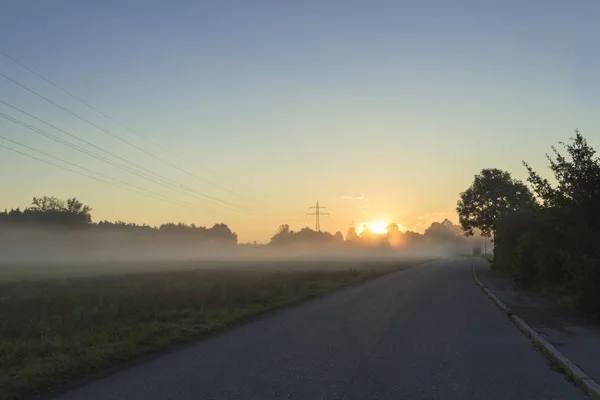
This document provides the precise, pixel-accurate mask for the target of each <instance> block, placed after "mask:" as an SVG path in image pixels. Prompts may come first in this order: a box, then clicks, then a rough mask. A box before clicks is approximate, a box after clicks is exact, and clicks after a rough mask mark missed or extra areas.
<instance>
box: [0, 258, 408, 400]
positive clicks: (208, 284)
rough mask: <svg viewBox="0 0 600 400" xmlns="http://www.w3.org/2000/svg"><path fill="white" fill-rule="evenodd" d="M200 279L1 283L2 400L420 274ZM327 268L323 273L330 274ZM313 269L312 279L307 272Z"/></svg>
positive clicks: (214, 272)
mask: <svg viewBox="0 0 600 400" xmlns="http://www.w3.org/2000/svg"><path fill="white" fill-rule="evenodd" d="M415 263H417V262H416V261H406V262H396V263H393V264H392V263H390V262H386V263H370V264H368V263H365V264H364V265H363V266H357V265H352V266H351V267H352V268H346V269H335V270H330V269H326V268H322V269H317V268H318V266H310V265H308V266H307V270H290V271H286V270H285V269H284V268H282V269H280V270H258V269H253V270H242V269H237V270H233V269H203V270H193V271H179V272H153V273H136V274H129V275H127V274H125V275H116V276H95V277H87V278H85V277H77V278H61V279H50V280H29V281H13V282H4V283H0V333H1V334H0V399H2V400H8V399H19V398H23V397H25V396H29V395H33V394H36V393H40V392H44V391H46V390H49V389H52V388H55V387H57V386H59V385H60V384H62V383H65V382H67V381H68V380H72V379H75V378H80V377H83V376H85V375H88V374H90V373H93V372H97V371H101V370H104V369H107V368H110V367H112V366H115V365H118V364H119V363H121V362H123V361H125V360H128V359H131V358H133V357H135V356H139V355H142V354H145V353H149V352H151V351H154V350H158V349H161V348H164V347H166V346H168V345H170V344H174V343H179V342H183V341H186V340H190V339H193V338H198V337H201V336H202V335H203V334H206V333H209V332H212V331H215V330H217V329H220V328H223V327H225V326H227V325H229V324H231V323H233V322H237V321H241V320H244V319H246V318H248V317H251V316H253V315H257V314H260V313H263V312H265V311H268V310H272V309H275V308H277V307H281V306H284V305H289V304H293V303H297V302H299V301H302V300H305V299H308V298H311V297H314V296H316V295H319V294H322V293H325V292H328V291H331V290H334V289H336V288H340V287H343V286H346V285H349V284H352V283H356V282H360V281H363V280H366V279H369V278H373V277H376V276H379V275H382V274H385V273H388V272H391V271H395V270H398V269H402V268H406V267H408V266H410V265H414V264H415ZM325 267H326V266H325ZM308 268H310V270H308Z"/></svg>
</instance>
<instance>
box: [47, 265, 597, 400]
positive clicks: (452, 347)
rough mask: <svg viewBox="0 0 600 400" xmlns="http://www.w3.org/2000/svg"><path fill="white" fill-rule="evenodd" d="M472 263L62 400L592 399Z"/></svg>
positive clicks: (313, 310)
mask: <svg viewBox="0 0 600 400" xmlns="http://www.w3.org/2000/svg"><path fill="white" fill-rule="evenodd" d="M469 262H470V261H465V260H458V259H457V260H449V261H438V262H434V263H429V264H426V265H422V266H417V267H414V268H411V269H409V270H405V271H401V272H397V273H394V274H390V275H387V276H384V277H381V278H378V279H375V280H372V281H370V282H367V283H364V284H361V285H358V286H354V287H350V288H346V289H343V290H341V291H338V292H336V293H333V294H331V295H328V296H325V297H322V298H319V299H316V300H313V301H310V302H307V303H304V304H302V305H300V306H297V307H293V308H290V309H287V310H283V311H280V312H276V313H274V314H271V315H269V316H267V317H264V318H260V319H258V320H256V321H254V322H251V323H249V324H246V325H243V326H240V327H237V328H235V329H232V330H229V331H227V332H225V333H223V334H221V335H215V336H212V337H210V338H208V339H206V340H203V341H200V342H199V343H197V344H194V345H191V346H187V347H185V348H183V349H180V350H177V351H174V352H172V353H169V354H166V355H164V356H160V357H157V358H154V359H152V360H150V361H148V362H146V363H144V364H140V365H137V366H133V367H131V368H129V369H126V370H122V371H119V372H116V373H114V374H112V375H109V376H107V377H106V378H103V379H100V380H96V381H94V382H91V383H89V384H87V385H85V386H82V387H79V388H75V389H72V390H71V391H69V392H67V393H65V394H62V395H60V396H58V397H56V398H57V399H61V400H76V399H77V400H82V399H84V400H109V399H127V400H152V399H161V400H163V399H203V400H204V399H206V400H208V399H261V400H267V399H309V400H315V399H405V400H406V399H445V400H448V399H461V400H463V399H490V400H496V399H527V400H531V399H584V398H585V396H584V395H583V394H582V393H581V392H580V391H579V389H577V388H576V387H575V386H574V385H573V384H571V383H570V382H568V381H567V380H566V379H565V378H564V377H563V375H561V374H560V373H558V372H555V371H553V370H552V369H551V368H550V366H549V364H548V363H547V361H546V360H545V359H544V358H543V357H542V355H540V353H539V352H538V351H536V350H535V349H534V348H533V347H532V345H531V343H530V342H529V340H528V339H527V338H526V337H525V336H524V335H523V334H522V333H521V332H520V331H519V330H518V329H517V328H516V327H515V326H514V325H513V324H512V323H511V322H510V321H509V319H508V318H506V317H505V316H504V315H503V314H502V313H501V312H500V311H499V310H498V309H497V308H496V307H495V306H494V305H493V304H492V303H491V302H490V301H489V300H488V299H487V298H486V297H485V296H484V295H483V294H482V293H481V292H480V291H479V289H478V288H477V287H476V286H475V284H474V282H473V280H472V278H471V275H470V269H469Z"/></svg>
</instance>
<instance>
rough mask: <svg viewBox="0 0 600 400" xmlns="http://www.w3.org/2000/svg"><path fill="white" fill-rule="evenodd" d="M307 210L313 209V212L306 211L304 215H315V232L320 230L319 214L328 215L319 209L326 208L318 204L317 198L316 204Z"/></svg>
mask: <svg viewBox="0 0 600 400" xmlns="http://www.w3.org/2000/svg"><path fill="white" fill-rule="evenodd" d="M308 208H309V210H312V209H314V210H315V212H312V213H307V214H306V215H315V216H316V224H315V230H316V231H317V232H321V215H329V213H328V212H321V210H326V209H327V207H323V206H319V200H317V205H316V206H315V207H308Z"/></svg>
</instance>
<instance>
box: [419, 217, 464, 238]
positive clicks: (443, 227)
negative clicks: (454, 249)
mask: <svg viewBox="0 0 600 400" xmlns="http://www.w3.org/2000/svg"><path fill="white" fill-rule="evenodd" d="M424 236H425V237H428V238H430V239H433V240H436V241H456V240H461V239H462V238H461V228H460V226H457V225H454V224H453V223H452V221H450V220H448V219H444V220H443V221H442V222H434V223H432V224H431V225H430V226H429V228H427V229H426V230H425V232H424Z"/></svg>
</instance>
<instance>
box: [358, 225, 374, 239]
mask: <svg viewBox="0 0 600 400" xmlns="http://www.w3.org/2000/svg"><path fill="white" fill-rule="evenodd" d="M360 236H361V237H362V238H369V237H371V236H373V232H371V228H369V225H367V224H363V226H362V232H361V233H360Z"/></svg>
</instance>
